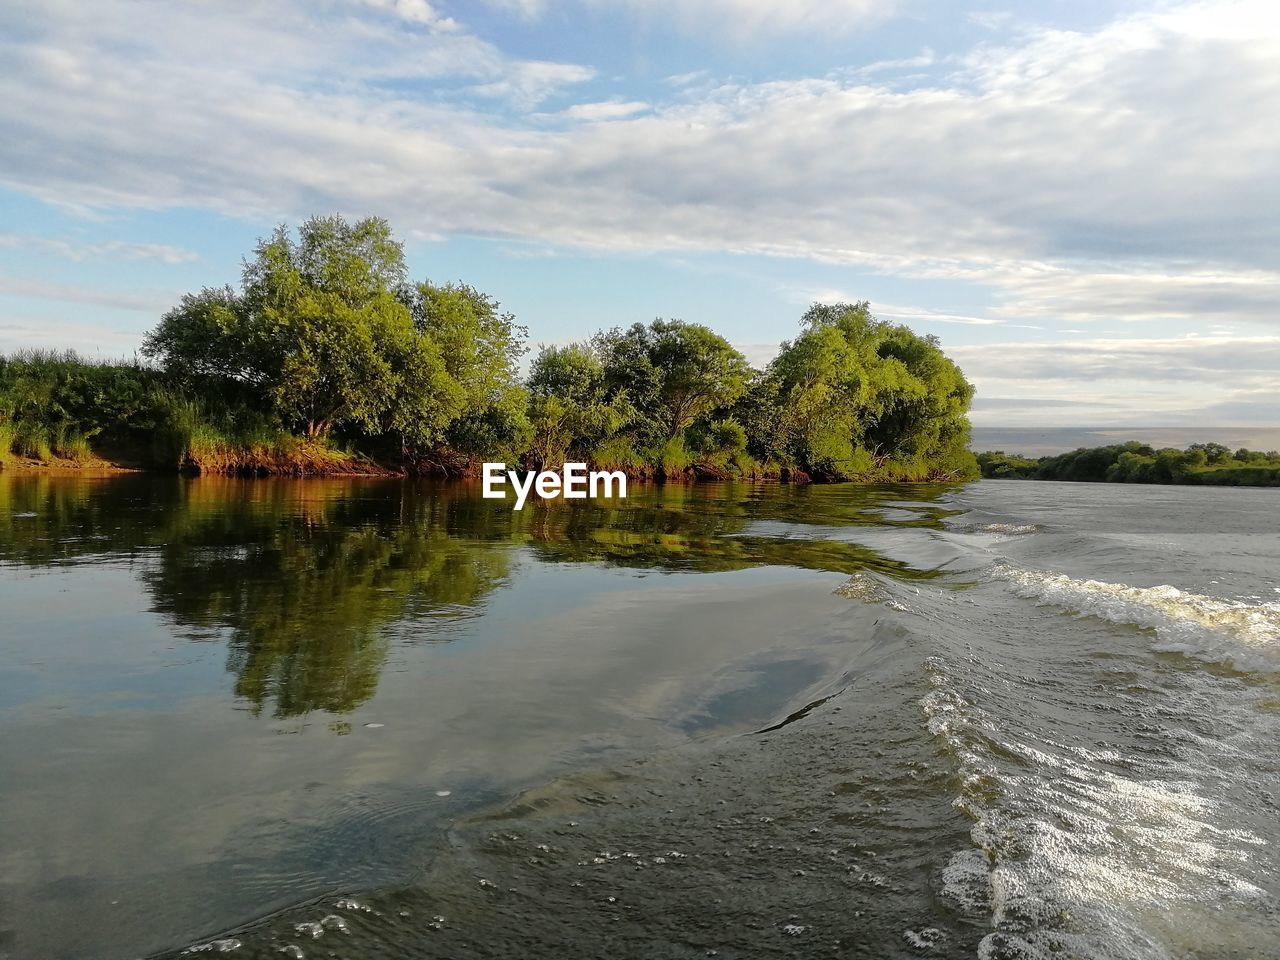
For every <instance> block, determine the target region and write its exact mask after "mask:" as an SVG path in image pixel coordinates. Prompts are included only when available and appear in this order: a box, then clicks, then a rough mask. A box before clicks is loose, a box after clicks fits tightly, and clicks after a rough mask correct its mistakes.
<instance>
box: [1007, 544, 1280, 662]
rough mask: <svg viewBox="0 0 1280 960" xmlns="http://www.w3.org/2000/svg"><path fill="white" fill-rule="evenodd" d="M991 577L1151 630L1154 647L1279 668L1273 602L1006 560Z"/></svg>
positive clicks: (1048, 600)
mask: <svg viewBox="0 0 1280 960" xmlns="http://www.w3.org/2000/svg"><path fill="white" fill-rule="evenodd" d="M992 576H993V577H994V578H995V579H998V580H1003V581H1006V582H1008V583H1010V584H1012V585H1013V588H1014V591H1015V592H1016V593H1018V594H1019V595H1021V596H1024V597H1028V598H1030V599H1033V600H1036V601H1038V602H1039V603H1043V604H1050V605H1053V606H1058V607H1063V608H1065V609H1068V610H1074V611H1076V612H1078V613H1082V614H1087V615H1089V616H1095V617H1100V618H1102V619H1104V620H1109V621H1111V622H1112V623H1123V624H1129V625H1132V626H1136V627H1142V628H1145V629H1150V630H1154V631H1155V634H1156V637H1157V639H1158V641H1159V642H1158V643H1157V644H1156V649H1158V650H1163V651H1168V652H1175V653H1185V654H1187V655H1190V656H1194V657H1198V658H1201V659H1205V660H1210V661H1215V662H1222V663H1233V664H1235V665H1236V666H1238V667H1240V668H1241V669H1248V670H1267V671H1271V670H1275V669H1277V668H1280V603H1277V602H1266V603H1261V602H1259V603H1250V602H1246V601H1243V600H1227V599H1223V598H1221V597H1208V596H1203V595H1201V594H1196V593H1190V592H1188V591H1185V590H1180V589H1178V588H1177V587H1173V586H1168V585H1163V586H1157V587H1131V586H1128V585H1126V584H1123V583H1106V582H1104V581H1101V580H1077V579H1074V578H1072V577H1068V576H1066V575H1065V574H1060V573H1051V572H1048V571H1043V570H1023V569H1020V568H1018V567H1014V566H1011V565H1008V564H997V565H996V566H995V567H993V568H992Z"/></svg>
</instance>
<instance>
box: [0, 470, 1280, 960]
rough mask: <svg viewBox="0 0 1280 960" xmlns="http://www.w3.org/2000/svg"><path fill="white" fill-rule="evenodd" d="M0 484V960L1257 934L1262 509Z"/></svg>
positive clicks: (1271, 809)
mask: <svg viewBox="0 0 1280 960" xmlns="http://www.w3.org/2000/svg"><path fill="white" fill-rule="evenodd" d="M631 492H632V496H631V498H629V499H627V500H625V501H610V502H605V501H600V502H590V501H588V502H576V503H571V504H566V503H565V502H563V501H559V502H555V503H553V504H531V505H529V506H527V507H526V509H525V510H524V511H521V512H520V513H514V512H512V511H511V510H510V509H509V507H507V506H506V505H504V504H501V503H496V502H493V501H486V500H482V499H481V498H480V497H479V495H478V490H476V489H473V488H471V487H468V486H466V485H454V486H427V485H413V484H400V483H394V482H384V481H364V482H361V481H323V482H320V481H316V482H303V481H294V482H267V481H259V482H247V483H240V482H230V481H216V480H196V481H179V480H171V479H157V478H139V477H123V478H111V479H98V480H92V479H84V478H81V479H64V480H57V479H51V478H47V477H27V478H22V477H7V478H6V477H0V564H2V565H0V611H2V616H0V650H3V653H4V657H3V660H2V661H0V723H2V724H3V727H2V728H0V732H2V733H3V737H2V738H0V771H2V773H0V957H6V958H19V957H21V958H24V960H25V958H45V957H48V958H62V957H67V958H70V957H77V958H83V957H102V958H108V960H128V958H138V957H143V956H163V957H166V958H170V957H177V956H183V955H187V956H191V955H204V954H214V953H216V954H225V955H227V956H229V957H231V958H276V957H280V956H286V957H294V958H305V957H335V958H351V960H358V958H399V957H441V958H444V957H451V958H465V957H711V956H715V957H724V958H733V957H738V958H753V957H863V958H898V957H902V958H907V957H946V958H959V957H966V958H973V957H980V958H992V960H996V958H1055V960H1058V958H1160V960H1165V958H1169V960H1174V958H1176V960H1186V958H1197V960H1199V958H1205V960H1209V958H1229V957H1241V958H1269V957H1280V907H1278V901H1277V897H1278V896H1280V854H1278V853H1277V843H1280V716H1278V714H1280V491H1275V490H1238V489H1217V490H1215V489H1196V488H1179V487H1127V486H1111V485H1092V484H1048V483H1030V482H1017V481H1003V482H995V481H986V482H982V483H977V484H972V485H969V486H965V487H952V488H943V487H880V488H866V487H854V486H831V487H787V486H705V487H697V488H686V487H666V488H662V487H653V488H633V490H632V491H631Z"/></svg>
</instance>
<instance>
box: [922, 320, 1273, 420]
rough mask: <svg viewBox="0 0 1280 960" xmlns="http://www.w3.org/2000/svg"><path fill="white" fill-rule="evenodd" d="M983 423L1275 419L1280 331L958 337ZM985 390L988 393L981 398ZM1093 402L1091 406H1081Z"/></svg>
mask: <svg viewBox="0 0 1280 960" xmlns="http://www.w3.org/2000/svg"><path fill="white" fill-rule="evenodd" d="M947 352H948V353H949V354H950V355H951V356H952V358H953V359H955V361H956V362H957V363H958V364H959V365H960V367H961V368H962V369H963V370H964V372H965V375H966V376H967V377H968V378H969V379H970V380H971V381H972V382H973V383H974V384H975V385H976V386H977V388H978V397H977V400H976V401H975V403H974V414H973V419H974V422H975V423H976V424H982V425H996V424H1000V425H1009V426H1024V425H1035V424H1040V423H1044V424H1046V425H1050V424H1051V423H1052V421H1053V419H1054V418H1053V416H1052V414H1049V413H1046V410H1045V408H1047V407H1051V406H1061V405H1063V404H1065V403H1071V404H1074V405H1075V406H1073V407H1072V408H1071V409H1069V410H1067V411H1066V413H1065V415H1064V416H1063V417H1062V418H1061V419H1062V422H1066V423H1075V424H1082V423H1086V422H1092V423H1099V424H1108V423H1112V424H1114V423H1119V422H1131V423H1141V424H1145V425H1159V424H1162V423H1204V424H1213V423H1219V424H1223V423H1246V422H1274V420H1275V411H1276V410H1277V409H1280V381H1278V379H1277V375H1276V371H1277V370H1280V336H1256V337H1221V336H1219V337H1181V338H1163V339H1160V338H1156V339H1136V338H1135V339H1099V340H1091V341H1079V340H1072V341H1056V342H1044V343H1014V342H1004V343H996V344H984V345H981V346H976V345H960V346H952V347H950V348H949V349H948V351H947ZM988 396H990V397H991V399H990V400H988V399H986V398H987V397H988ZM1085 406H1091V407H1096V408H1097V410H1096V411H1094V412H1089V411H1087V410H1082V409H1080V408H1082V407H1085Z"/></svg>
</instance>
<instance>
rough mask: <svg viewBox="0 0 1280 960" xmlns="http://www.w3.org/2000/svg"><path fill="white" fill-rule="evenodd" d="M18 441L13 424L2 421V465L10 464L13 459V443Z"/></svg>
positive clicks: (0, 452) (0, 440) (0, 432)
mask: <svg viewBox="0 0 1280 960" xmlns="http://www.w3.org/2000/svg"><path fill="white" fill-rule="evenodd" d="M16 439H17V431H16V430H15V429H14V426H13V424H12V423H9V422H8V421H5V420H0V463H8V462H9V461H11V460H12V459H13V442H14V440H16Z"/></svg>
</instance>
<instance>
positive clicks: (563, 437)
mask: <svg viewBox="0 0 1280 960" xmlns="http://www.w3.org/2000/svg"><path fill="white" fill-rule="evenodd" d="M528 388H529V422H530V425H531V427H532V437H531V440H530V446H529V451H528V454H527V457H526V460H527V461H528V466H529V467H531V468H533V469H542V468H543V467H546V466H548V465H550V464H555V463H562V462H564V460H565V459H567V458H569V456H570V455H573V456H576V457H580V458H582V459H583V460H586V461H594V460H596V455H597V452H598V450H599V447H600V444H602V443H603V442H604V441H606V440H608V439H609V438H611V437H613V436H614V435H616V434H617V433H618V431H619V430H621V429H622V428H623V427H624V426H626V425H627V424H628V423H629V422H630V421H631V420H632V419H633V418H634V417H635V410H634V408H633V407H632V405H631V403H630V400H629V399H628V398H627V396H626V394H625V393H624V392H615V393H614V395H613V396H610V395H609V391H608V390H607V388H606V385H605V374H604V367H603V366H602V365H601V363H600V360H599V358H598V357H596V355H595V354H594V353H593V352H592V350H591V348H590V346H589V345H587V344H581V343H571V344H568V345H566V346H562V347H558V346H544V347H542V349H541V350H540V351H539V353H538V356H537V357H536V358H534V361H533V365H532V366H531V367H530V370H529V379H528Z"/></svg>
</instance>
